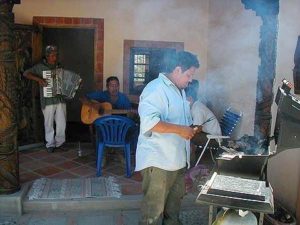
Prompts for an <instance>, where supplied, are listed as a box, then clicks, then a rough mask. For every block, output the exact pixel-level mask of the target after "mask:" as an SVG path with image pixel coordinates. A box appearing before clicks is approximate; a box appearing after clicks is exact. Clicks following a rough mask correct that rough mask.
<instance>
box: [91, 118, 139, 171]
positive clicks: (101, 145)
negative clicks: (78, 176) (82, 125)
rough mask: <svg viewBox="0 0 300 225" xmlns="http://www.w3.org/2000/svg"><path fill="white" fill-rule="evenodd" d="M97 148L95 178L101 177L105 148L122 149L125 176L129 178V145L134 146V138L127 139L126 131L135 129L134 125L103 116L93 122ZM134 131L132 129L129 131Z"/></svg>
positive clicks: (127, 119) (122, 119) (119, 119)
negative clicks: (124, 161)
mask: <svg viewBox="0 0 300 225" xmlns="http://www.w3.org/2000/svg"><path fill="white" fill-rule="evenodd" d="M94 125H95V128H96V148H97V176H101V174H102V173H101V169H102V168H101V165H102V160H103V156H104V149H105V147H123V148H124V155H125V159H126V175H127V177H130V176H131V160H130V149H131V145H133V146H135V141H136V137H135V136H134V135H132V136H133V137H129V135H128V131H129V130H130V129H131V128H135V127H136V125H135V123H134V122H133V121H132V120H131V119H129V118H127V117H125V116H118V115H108V116H103V117H100V118H98V119H96V120H95V122H94ZM131 130H133V131H134V129H131Z"/></svg>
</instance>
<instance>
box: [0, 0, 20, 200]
mask: <svg viewBox="0 0 300 225" xmlns="http://www.w3.org/2000/svg"><path fill="white" fill-rule="evenodd" d="M15 3H17V2H15V1H13V0H0V194H9V193H13V192H16V191H18V190H19V189H20V182H19V157H18V150H17V149H18V145H17V130H18V129H17V107H18V101H17V99H18V98H17V72H16V57H15V52H14V50H13V46H14V45H13V44H14V35H13V27H14V14H13V13H12V8H13V6H14V4H15Z"/></svg>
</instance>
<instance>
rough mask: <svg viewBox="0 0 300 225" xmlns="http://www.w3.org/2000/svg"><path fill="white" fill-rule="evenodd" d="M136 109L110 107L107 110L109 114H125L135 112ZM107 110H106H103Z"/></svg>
mask: <svg viewBox="0 0 300 225" xmlns="http://www.w3.org/2000/svg"><path fill="white" fill-rule="evenodd" d="M136 111H137V110H135V109H112V110H109V113H111V114H127V113H129V112H136ZM105 112H107V111H105Z"/></svg>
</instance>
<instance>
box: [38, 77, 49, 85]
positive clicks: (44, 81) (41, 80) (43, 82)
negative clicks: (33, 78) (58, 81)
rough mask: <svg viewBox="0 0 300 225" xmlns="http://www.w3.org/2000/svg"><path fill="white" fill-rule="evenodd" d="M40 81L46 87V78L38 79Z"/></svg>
mask: <svg viewBox="0 0 300 225" xmlns="http://www.w3.org/2000/svg"><path fill="white" fill-rule="evenodd" d="M38 83H39V85H40V86H42V87H46V86H47V81H46V80H44V79H42V78H40V79H38Z"/></svg>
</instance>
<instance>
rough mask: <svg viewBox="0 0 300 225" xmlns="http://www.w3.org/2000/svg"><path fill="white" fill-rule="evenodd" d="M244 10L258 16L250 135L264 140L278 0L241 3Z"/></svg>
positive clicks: (267, 133) (268, 118)
mask: <svg viewBox="0 0 300 225" xmlns="http://www.w3.org/2000/svg"><path fill="white" fill-rule="evenodd" d="M242 3H243V4H244V6H245V8H246V9H252V10H254V11H255V13H256V15H257V16H259V17H261V19H262V25H261V27H260V43H259V57H260V62H261V63H260V65H259V67H258V79H257V89H256V109H255V122H254V135H255V137H257V138H258V139H268V137H269V136H270V132H271V120H272V113H271V106H272V103H273V83H274V79H275V69H276V55H277V48H276V46H277V35H278V13H279V0H242Z"/></svg>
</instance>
